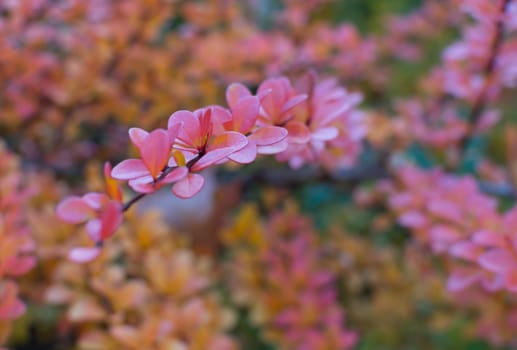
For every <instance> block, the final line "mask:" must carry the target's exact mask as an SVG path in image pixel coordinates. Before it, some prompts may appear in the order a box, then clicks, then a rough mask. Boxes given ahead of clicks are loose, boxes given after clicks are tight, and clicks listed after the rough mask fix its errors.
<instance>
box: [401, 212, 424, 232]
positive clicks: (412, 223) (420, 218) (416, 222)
mask: <svg viewBox="0 0 517 350" xmlns="http://www.w3.org/2000/svg"><path fill="white" fill-rule="evenodd" d="M398 222H399V224H400V225H402V226H406V227H409V228H416V229H419V228H423V227H424V226H426V225H427V224H428V220H427V218H426V217H425V216H424V215H422V213H420V212H419V211H416V210H411V211H408V212H406V213H404V214H402V215H400V216H399V219H398Z"/></svg>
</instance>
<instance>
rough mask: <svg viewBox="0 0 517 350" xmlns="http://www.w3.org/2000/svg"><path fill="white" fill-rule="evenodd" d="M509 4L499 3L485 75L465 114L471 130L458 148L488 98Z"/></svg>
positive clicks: (506, 1) (481, 111)
mask: <svg viewBox="0 0 517 350" xmlns="http://www.w3.org/2000/svg"><path fill="white" fill-rule="evenodd" d="M509 4H510V0H503V2H502V3H501V10H500V16H499V18H498V19H497V23H496V28H495V33H494V40H493V41H492V47H491V49H490V55H489V57H488V61H487V62H486V64H485V67H484V68H483V75H484V77H485V80H484V83H483V86H482V88H481V90H480V92H479V95H478V96H477V98H476V100H475V101H474V104H473V105H472V109H471V110H470V113H469V115H468V116H467V121H468V122H469V123H470V125H471V128H472V130H471V131H470V135H467V136H465V138H464V139H463V140H461V142H460V148H461V149H464V148H465V146H466V145H468V143H469V142H470V139H471V137H472V133H473V131H474V128H475V127H476V125H477V123H478V121H479V118H480V116H481V114H482V113H483V110H484V109H485V106H486V103H487V98H488V90H489V87H490V82H491V80H492V76H493V73H494V71H495V67H496V61H497V57H498V56H499V54H500V51H501V48H502V43H503V37H504V18H503V15H504V14H505V13H506V11H507V10H508V7H509Z"/></svg>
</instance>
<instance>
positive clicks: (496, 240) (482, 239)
mask: <svg viewBox="0 0 517 350" xmlns="http://www.w3.org/2000/svg"><path fill="white" fill-rule="evenodd" d="M472 241H473V242H474V243H477V244H480V245H482V246H485V247H494V248H496V247H503V246H504V244H505V242H504V236H503V235H502V234H499V233H497V232H494V231H490V230H480V231H477V232H475V233H474V234H473V235H472Z"/></svg>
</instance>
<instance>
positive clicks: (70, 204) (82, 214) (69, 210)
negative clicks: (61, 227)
mask: <svg viewBox="0 0 517 350" xmlns="http://www.w3.org/2000/svg"><path fill="white" fill-rule="evenodd" d="M56 212H57V216H58V217H59V218H60V219H61V220H63V221H65V222H69V223H71V224H78V223H81V222H84V221H86V220H88V218H89V217H91V216H92V215H93V214H94V211H93V209H92V208H90V207H89V206H88V204H87V203H86V202H85V201H84V200H83V199H82V198H79V197H68V198H66V199H64V200H63V201H62V202H61V203H59V205H58V206H57V209H56Z"/></svg>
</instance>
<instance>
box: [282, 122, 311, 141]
mask: <svg viewBox="0 0 517 350" xmlns="http://www.w3.org/2000/svg"><path fill="white" fill-rule="evenodd" d="M285 128H286V129H287V131H288V133H289V142H293V143H307V142H309V141H310V140H311V131H310V130H309V128H308V127H307V125H305V124H304V123H302V122H299V121H290V122H289V123H287V125H286V126H285Z"/></svg>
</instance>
